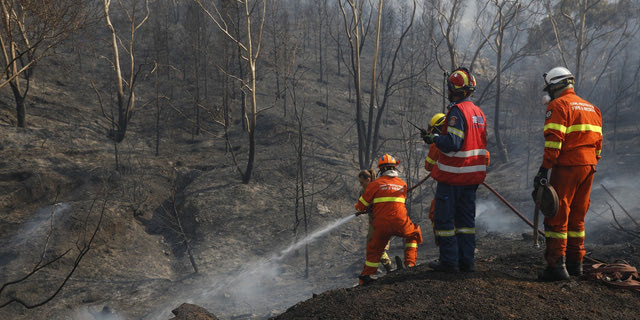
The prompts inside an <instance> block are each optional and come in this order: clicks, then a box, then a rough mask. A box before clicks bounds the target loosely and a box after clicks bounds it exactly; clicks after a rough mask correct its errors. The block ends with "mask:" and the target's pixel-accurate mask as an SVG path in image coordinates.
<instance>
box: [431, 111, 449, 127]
mask: <svg viewBox="0 0 640 320" xmlns="http://www.w3.org/2000/svg"><path fill="white" fill-rule="evenodd" d="M445 118H446V116H445V115H444V113H436V114H434V115H433V117H431V121H429V129H431V128H442V125H443V124H444V119H445Z"/></svg>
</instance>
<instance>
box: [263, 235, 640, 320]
mask: <svg viewBox="0 0 640 320" xmlns="http://www.w3.org/2000/svg"><path fill="white" fill-rule="evenodd" d="M479 248H480V252H482V253H481V254H479V259H478V263H477V271H476V272H474V273H459V274H445V273H443V272H436V271H432V270H431V269H430V268H428V267H427V266H426V265H419V266H417V267H415V268H414V269H410V270H401V271H396V272H392V273H390V274H388V275H386V276H384V277H382V278H380V279H379V280H378V281H376V282H374V283H373V284H371V285H368V286H357V287H353V288H344V289H337V290H331V291H328V292H324V293H322V294H319V295H317V296H314V297H313V298H311V299H309V300H306V301H303V302H300V303H298V304H296V305H295V306H292V307H291V308H289V309H288V310H287V311H286V312H284V313H283V314H281V315H279V316H277V317H274V318H273V319H280V320H282V319H638V317H640V315H639V314H638V310H640V292H638V291H629V290H621V289H612V288H611V287H608V286H606V285H604V284H603V283H602V282H597V281H592V280H584V279H578V278H572V279H571V280H570V281H562V282H555V283H543V282H538V281H537V280H536V271H535V270H536V268H540V267H542V263H541V262H540V257H539V254H538V252H537V250H535V249H533V248H531V247H530V243H529V242H528V241H527V242H526V244H525V243H524V242H523V241H517V240H513V239H505V238H491V237H487V238H484V239H482V240H481V241H480V242H479ZM607 250H609V251H610V252H611V250H615V249H612V248H609V249H607ZM500 252H512V253H507V254H506V255H505V254H503V255H498V256H494V255H492V254H500Z"/></svg>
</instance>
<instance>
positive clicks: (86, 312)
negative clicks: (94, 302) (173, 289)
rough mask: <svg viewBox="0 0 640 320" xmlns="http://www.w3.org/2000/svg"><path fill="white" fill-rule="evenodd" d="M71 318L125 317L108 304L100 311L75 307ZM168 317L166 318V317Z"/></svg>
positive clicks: (100, 319)
mask: <svg viewBox="0 0 640 320" xmlns="http://www.w3.org/2000/svg"><path fill="white" fill-rule="evenodd" d="M71 318H72V319H73V320H89V319H95V320H126V319H127V318H126V317H124V316H121V315H120V314H118V313H117V312H116V311H114V310H113V309H111V308H109V307H108V306H103V307H102V310H101V311H97V310H95V309H94V308H93V307H91V306H89V307H86V308H84V307H83V308H80V309H76V310H75V311H74V312H73V315H72V316H71ZM167 319H168V318H167Z"/></svg>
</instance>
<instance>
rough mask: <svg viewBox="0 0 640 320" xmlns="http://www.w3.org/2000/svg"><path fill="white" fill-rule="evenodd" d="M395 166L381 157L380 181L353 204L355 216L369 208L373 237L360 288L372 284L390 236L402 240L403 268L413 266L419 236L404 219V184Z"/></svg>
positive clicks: (396, 164)
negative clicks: (403, 246) (354, 205)
mask: <svg viewBox="0 0 640 320" xmlns="http://www.w3.org/2000/svg"><path fill="white" fill-rule="evenodd" d="M399 164H400V161H397V160H396V159H395V158H394V157H392V156H390V155H388V154H385V155H384V156H382V157H381V158H380V159H379V160H378V169H379V170H380V177H378V178H377V179H375V180H373V181H372V182H370V183H369V185H368V186H367V188H366V190H365V192H364V194H363V195H362V196H361V197H360V199H359V200H358V202H357V203H356V210H357V211H358V212H366V211H367V209H368V208H369V207H373V212H372V215H373V222H372V226H373V235H372V236H371V239H370V240H369V242H368V243H367V258H366V262H365V266H364V269H363V270H362V273H361V274H360V277H359V279H360V284H368V283H370V282H372V281H374V280H375V279H374V278H372V277H371V275H373V274H375V273H376V271H377V270H378V266H379V265H380V256H381V255H382V253H383V252H384V248H385V246H386V245H387V243H388V242H389V239H391V237H392V236H397V237H402V238H405V248H404V264H405V266H406V267H413V266H415V264H416V258H417V252H418V244H420V243H422V232H421V231H420V227H419V226H417V225H415V224H413V222H411V219H409V217H408V216H407V209H406V207H405V206H404V203H405V199H406V198H407V184H406V183H405V182H404V181H402V179H400V178H398V170H397V168H398V165H399Z"/></svg>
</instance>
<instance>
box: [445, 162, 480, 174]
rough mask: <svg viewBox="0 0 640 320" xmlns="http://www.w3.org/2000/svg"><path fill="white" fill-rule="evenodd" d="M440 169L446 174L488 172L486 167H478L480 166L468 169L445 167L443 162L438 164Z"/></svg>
mask: <svg viewBox="0 0 640 320" xmlns="http://www.w3.org/2000/svg"><path fill="white" fill-rule="evenodd" d="M438 169H440V171H444V172H450V173H470V172H478V171H487V166H486V165H478V166H468V167H454V166H448V165H444V164H442V163H441V162H438Z"/></svg>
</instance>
